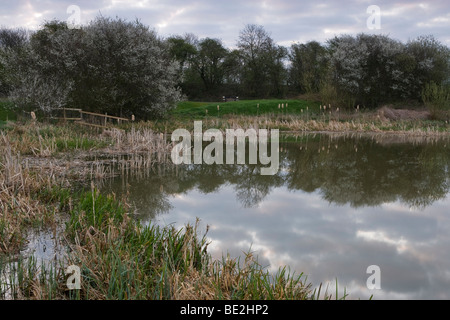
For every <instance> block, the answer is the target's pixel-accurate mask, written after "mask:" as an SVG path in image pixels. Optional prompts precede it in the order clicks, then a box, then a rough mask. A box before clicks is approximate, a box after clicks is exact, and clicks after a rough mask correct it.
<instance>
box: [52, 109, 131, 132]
mask: <svg viewBox="0 0 450 320" xmlns="http://www.w3.org/2000/svg"><path fill="white" fill-rule="evenodd" d="M53 111H57V112H59V113H61V112H62V115H60V116H51V117H50V118H51V119H58V120H62V121H75V122H76V123H78V124H80V125H86V126H91V127H97V128H107V127H108V123H109V121H111V122H114V121H117V124H121V123H122V122H128V121H134V116H132V118H131V120H130V119H127V118H122V117H116V116H110V115H108V114H107V113H105V114H101V113H95V112H88V111H83V110H82V109H75V108H61V109H54V110H53Z"/></svg>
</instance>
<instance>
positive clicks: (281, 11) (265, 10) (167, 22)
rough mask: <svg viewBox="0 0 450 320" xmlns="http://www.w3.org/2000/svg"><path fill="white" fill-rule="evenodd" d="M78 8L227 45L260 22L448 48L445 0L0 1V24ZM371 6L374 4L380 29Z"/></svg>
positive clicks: (278, 32)
mask: <svg viewBox="0 0 450 320" xmlns="http://www.w3.org/2000/svg"><path fill="white" fill-rule="evenodd" d="M71 5H75V6H77V7H78V8H79V9H80V19H81V24H85V23H88V22H89V21H90V20H92V19H93V18H95V16H97V15H99V14H102V15H103V16H111V17H115V16H118V17H121V18H125V19H127V20H135V19H136V18H137V19H139V20H140V21H141V22H143V23H144V24H146V25H149V26H150V27H152V28H153V29H155V30H157V31H158V33H159V34H160V35H161V36H169V35H174V34H177V35H183V34H185V33H187V32H190V33H194V34H195V35H197V36H198V37H199V38H204V37H211V38H218V39H221V40H222V41H223V42H224V44H225V45H226V46H227V47H234V46H235V45H236V42H237V39H238V36H239V31H240V30H242V29H243V27H244V26H245V25H246V24H249V23H252V24H259V25H263V26H264V27H265V29H266V30H267V31H268V32H269V33H270V34H271V36H272V38H273V39H274V40H275V41H276V42H277V43H278V44H281V45H285V46H290V45H291V44H292V43H294V42H300V43H304V42H307V41H310V40H317V41H320V42H324V41H325V40H327V39H329V38H332V37H334V36H335V35H338V34H342V33H347V34H357V33H360V32H365V33H378V34H385V35H389V36H390V37H392V38H394V39H398V40H401V41H403V42H406V41H408V40H409V39H414V38H416V37H417V36H419V35H428V34H433V35H434V36H435V37H436V38H437V39H438V40H440V41H441V42H442V43H444V44H446V45H447V46H450V1H448V0H434V1H420V0H413V1H398V0H394V1H386V0H352V1H326V0H315V1H300V0H278V1H275V0H266V1H259V0H245V1H242V0H239V1H238V0H227V1H218V0H196V1H191V0H164V1H163V0H101V1H91V0H80V1H76V0H0V25H1V26H7V27H27V28H30V29H37V28H39V26H40V25H41V24H42V22H43V21H45V20H51V19H55V18H56V19H59V20H64V21H67V20H68V19H69V18H70V17H71V16H72V14H74V13H75V12H73V11H71V12H69V13H68V8H69V6H71ZM371 5H375V6H378V7H379V9H380V24H379V27H380V28H379V29H370V28H368V24H367V22H368V20H369V22H370V23H369V25H370V26H376V25H375V23H376V22H377V20H376V19H374V18H375V17H376V15H371V13H368V11H367V10H368V8H369V6H371Z"/></svg>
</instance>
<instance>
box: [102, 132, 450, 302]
mask: <svg viewBox="0 0 450 320" xmlns="http://www.w3.org/2000/svg"><path fill="white" fill-rule="evenodd" d="M287 140H288V141H286V142H283V143H281V144H280V170H279V172H278V174H277V175H275V176H262V175H260V174H259V170H260V167H259V166H258V165H253V166H250V165H248V166H243V165H220V166H214V165H213V166H207V165H191V166H183V167H180V166H179V167H174V166H170V165H166V166H161V167H158V168H155V169H154V170H147V171H139V172H138V173H134V174H132V175H123V176H121V177H119V178H117V179H114V180H111V181H107V182H104V188H105V189H107V190H112V191H114V192H116V193H123V192H128V193H129V199H130V200H131V202H132V203H134V205H135V207H136V212H137V214H138V216H139V218H141V219H142V220H144V221H149V220H154V221H156V222H157V223H161V224H168V223H176V224H177V225H179V226H182V225H183V224H184V223H187V222H193V221H195V218H196V217H199V218H201V220H202V221H203V223H204V224H208V225H210V227H211V228H210V233H209V236H210V238H211V240H212V244H211V246H210V247H209V249H210V252H211V253H212V254H213V255H215V256H216V257H217V258H219V257H220V256H221V255H222V254H223V253H224V252H226V251H228V252H229V253H230V254H231V255H232V256H237V255H240V254H241V253H242V251H245V250H248V249H249V248H250V247H251V248H252V250H254V251H256V252H257V254H258V255H259V256H260V260H261V263H262V264H263V265H267V266H270V268H271V270H276V269H277V268H278V266H281V265H289V266H290V267H291V268H292V269H293V270H298V271H299V272H300V271H302V272H305V273H306V274H308V276H309V278H308V279H309V280H310V281H313V282H315V283H318V282H325V283H326V282H327V281H329V282H330V283H331V286H332V290H333V289H334V288H333V283H334V281H335V279H336V278H337V279H338V280H339V282H340V286H342V287H343V286H345V287H347V290H348V291H349V292H351V294H352V297H354V298H367V297H369V296H370V295H372V294H373V295H374V297H375V298H388V299H392V298H394V299H395V298H444V299H449V298H450V289H448V288H450V276H449V275H450V254H448V253H447V251H448V250H447V248H448V246H449V245H450V219H449V218H450V217H449V216H448V208H449V206H450V199H449V197H448V195H449V192H450V184H449V177H450V174H449V170H448V168H449V162H450V153H449V150H448V141H446V140H444V141H434V140H431V141H424V140H421V139H419V140H417V141H399V140H398V139H397V138H396V139H394V138H392V139H391V138H386V136H383V138H381V137H378V136H370V137H363V138H355V137H348V136H329V135H315V136H310V135H305V136H300V137H291V138H288V139H287ZM372 264H376V265H379V266H380V268H381V271H382V278H381V279H382V284H381V285H382V290H381V291H370V290H368V289H367V288H366V279H367V278H368V275H367V274H366V269H367V267H368V266H369V265H372Z"/></svg>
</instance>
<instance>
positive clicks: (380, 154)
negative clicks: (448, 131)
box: [102, 134, 450, 220]
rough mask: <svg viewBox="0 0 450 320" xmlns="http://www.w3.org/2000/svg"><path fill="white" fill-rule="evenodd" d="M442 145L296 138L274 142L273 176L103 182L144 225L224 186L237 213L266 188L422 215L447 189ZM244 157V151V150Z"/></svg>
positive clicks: (167, 175) (223, 168)
mask: <svg viewBox="0 0 450 320" xmlns="http://www.w3.org/2000/svg"><path fill="white" fill-rule="evenodd" d="M449 147H450V144H449V141H448V139H440V140H439V139H431V138H428V139H427V138H420V137H418V138H414V139H411V138H408V139H406V137H400V138H399V137H398V136H386V135H379V136H377V135H371V136H366V135H364V136H360V137H359V136H358V137H355V136H349V135H342V134H341V135H325V134H316V135H306V134H305V135H300V136H291V137H285V138H284V140H283V142H281V143H280V170H279V171H278V173H277V174H276V175H274V176H263V175H261V174H260V169H261V166H259V165H184V166H178V167H175V166H173V165H161V166H158V167H156V168H153V169H152V170H141V171H138V172H134V173H132V174H127V175H123V176H121V177H118V178H114V179H112V180H110V181H107V182H104V183H103V187H102V188H103V189H104V190H105V191H113V192H115V193H116V194H121V193H128V198H129V201H130V203H131V204H132V205H133V206H134V207H135V208H136V211H137V212H138V213H140V214H141V216H140V218H141V219H144V220H148V219H152V218H154V217H155V215H157V214H163V213H167V212H169V211H170V209H171V204H170V197H172V196H175V195H178V194H184V195H186V194H188V193H189V191H191V190H194V189H196V190H198V191H200V192H201V193H204V194H208V193H212V192H220V188H221V187H222V186H225V185H228V186H232V187H233V188H234V190H235V193H236V198H237V201H239V202H240V203H241V204H242V206H243V207H245V208H248V207H254V206H258V205H259V204H260V203H261V201H262V200H263V199H264V198H265V197H266V196H267V195H269V194H270V192H271V191H272V190H273V189H274V188H279V187H282V186H285V187H287V188H288V190H291V191H295V190H302V191H304V192H308V193H311V192H316V191H319V192H320V193H321V195H322V197H323V199H325V200H326V201H329V202H330V203H333V204H337V205H344V204H350V205H351V206H352V207H354V208H358V207H364V206H378V205H381V204H383V203H389V202H395V201H401V202H403V203H405V204H407V205H408V206H410V207H415V208H422V209H423V208H425V207H427V206H429V205H431V204H432V203H433V202H435V201H437V200H439V199H442V198H444V197H445V196H446V195H447V194H448V193H449V190H450V183H449V181H450V179H449V177H450V173H449V163H450V152H449ZM247 150H248V149H247Z"/></svg>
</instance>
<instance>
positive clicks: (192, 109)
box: [171, 99, 320, 119]
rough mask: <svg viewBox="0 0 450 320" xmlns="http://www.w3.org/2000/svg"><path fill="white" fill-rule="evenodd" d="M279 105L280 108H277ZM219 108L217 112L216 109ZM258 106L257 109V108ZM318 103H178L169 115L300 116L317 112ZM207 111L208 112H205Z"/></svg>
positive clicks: (291, 101)
mask: <svg viewBox="0 0 450 320" xmlns="http://www.w3.org/2000/svg"><path fill="white" fill-rule="evenodd" d="M278 105H280V108H278ZM217 106H219V110H218V109H217ZM258 106H259V107H258ZM319 106H320V103H319V102H312V101H305V100H280V99H278V100H277V99H273V100H242V101H232V102H217V103H208V102H190V101H183V102H180V103H179V104H178V106H177V108H176V109H175V110H174V111H172V113H171V115H173V116H175V117H179V118H194V119H196V118H203V117H206V116H218V117H221V116H225V115H247V116H253V115H255V116H256V115H262V114H266V113H271V114H275V115H277V114H280V115H282V114H300V113H301V112H302V111H301V110H302V109H303V112H306V111H307V110H308V111H311V112H317V111H318V110H319ZM206 110H208V112H206Z"/></svg>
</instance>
